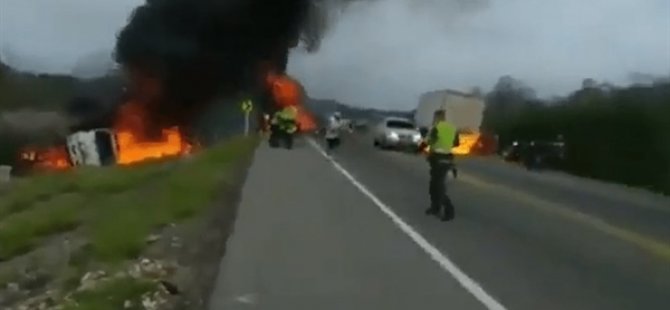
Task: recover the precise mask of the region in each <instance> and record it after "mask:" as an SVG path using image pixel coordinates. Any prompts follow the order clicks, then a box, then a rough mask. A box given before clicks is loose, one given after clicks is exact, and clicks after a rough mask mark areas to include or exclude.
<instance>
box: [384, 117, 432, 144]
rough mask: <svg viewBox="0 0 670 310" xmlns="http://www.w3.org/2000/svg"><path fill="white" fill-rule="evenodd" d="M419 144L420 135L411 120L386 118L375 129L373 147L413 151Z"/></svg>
mask: <svg viewBox="0 0 670 310" xmlns="http://www.w3.org/2000/svg"><path fill="white" fill-rule="evenodd" d="M420 143H421V133H420V132H419V129H418V128H417V127H416V126H415V125H414V123H413V122H412V121H411V120H408V119H405V118H399V117H387V118H385V119H384V120H383V121H382V122H380V123H379V124H378V125H377V126H376V127H375V131H374V146H375V147H380V148H384V149H387V148H393V149H411V150H413V151H415V150H417V149H418V147H419V144H420Z"/></svg>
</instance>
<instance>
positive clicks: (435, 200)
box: [428, 154, 454, 219]
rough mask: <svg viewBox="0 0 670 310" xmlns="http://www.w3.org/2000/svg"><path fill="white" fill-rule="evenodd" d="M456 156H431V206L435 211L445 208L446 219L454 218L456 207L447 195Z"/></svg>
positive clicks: (429, 161) (429, 157) (429, 159)
mask: <svg viewBox="0 0 670 310" xmlns="http://www.w3.org/2000/svg"><path fill="white" fill-rule="evenodd" d="M453 159H454V156H453V155H452V154H430V155H429V156H428V163H429V164H430V186H429V193H430V204H431V208H432V209H433V210H436V211H439V210H440V209H442V208H443V207H444V217H445V218H448V219H451V218H453V217H454V205H453V204H452V203H451V199H449V195H447V182H446V178H447V172H448V171H449V170H451V169H452V167H453V166H452V165H453Z"/></svg>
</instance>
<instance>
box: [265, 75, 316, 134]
mask: <svg viewBox="0 0 670 310" xmlns="http://www.w3.org/2000/svg"><path fill="white" fill-rule="evenodd" d="M266 82H267V83H268V85H269V87H270V88H271V91H272V96H273V98H274V100H275V103H276V104H277V106H278V107H279V108H283V107H287V106H295V107H296V109H297V110H298V116H297V119H296V122H297V123H298V126H299V128H300V131H302V132H309V131H314V130H316V129H317V125H316V120H315V118H314V117H313V116H312V115H311V114H310V113H309V112H308V111H307V109H305V106H304V104H303V100H302V98H303V95H302V86H301V85H300V83H299V82H298V81H296V80H295V79H293V78H291V77H290V76H288V75H285V74H284V75H280V74H276V73H273V72H270V73H268V75H267V78H266Z"/></svg>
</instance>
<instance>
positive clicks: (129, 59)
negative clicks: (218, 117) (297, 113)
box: [115, 0, 320, 122]
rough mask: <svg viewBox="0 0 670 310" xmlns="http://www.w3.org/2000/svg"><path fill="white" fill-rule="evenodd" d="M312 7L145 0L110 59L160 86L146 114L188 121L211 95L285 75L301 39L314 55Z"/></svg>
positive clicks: (279, 2)
mask: <svg viewBox="0 0 670 310" xmlns="http://www.w3.org/2000/svg"><path fill="white" fill-rule="evenodd" d="M317 2H319V1H318V0H147V1H146V3H145V4H144V5H142V6H140V7H138V8H137V9H136V10H135V11H134V13H133V14H132V15H131V18H130V19H129V22H128V24H127V25H126V26H125V27H124V28H123V29H122V30H121V31H120V33H119V35H118V40H117V44H116V50H115V60H116V61H117V62H118V63H119V64H121V65H122V66H123V67H124V68H125V69H127V70H128V71H129V72H133V73H132V74H130V75H131V76H135V77H137V76H142V78H144V79H147V78H148V79H149V80H153V81H158V84H159V85H160V91H159V92H158V93H160V96H159V97H155V96H154V97H151V99H149V100H150V101H153V102H152V104H150V106H152V107H153V108H154V109H155V110H154V111H152V112H153V113H151V114H152V115H158V114H160V116H161V117H162V118H163V119H167V120H169V121H173V122H174V121H178V122H181V121H186V120H188V119H189V118H190V117H192V116H193V114H194V113H198V111H199V110H200V108H202V107H203V105H206V104H207V103H209V102H210V101H211V100H212V99H213V98H215V97H217V96H221V95H232V96H235V95H239V93H240V92H245V91H252V90H254V89H258V88H259V87H260V86H261V84H262V82H261V81H262V79H263V76H264V73H265V72H266V71H267V69H268V68H272V69H275V70H278V71H280V72H283V71H284V70H285V69H286V65H287V61H288V53H289V50H290V49H291V48H293V47H296V46H297V45H298V44H299V42H300V41H302V42H303V43H304V44H303V45H304V46H305V47H306V49H307V50H310V51H313V50H315V49H316V47H318V43H319V37H320V33H319V30H318V29H316V30H315V29H313V28H311V27H310V25H318V24H319V23H318V22H315V20H314V19H315V17H316V18H318V16H320V15H319V12H318V6H317V4H318V3H317ZM134 84H136V85H130V87H131V91H132V90H134V91H137V90H138V85H139V83H137V80H135V83H134ZM133 86H134V88H133ZM140 88H141V86H140ZM139 90H140V92H141V91H142V89H139Z"/></svg>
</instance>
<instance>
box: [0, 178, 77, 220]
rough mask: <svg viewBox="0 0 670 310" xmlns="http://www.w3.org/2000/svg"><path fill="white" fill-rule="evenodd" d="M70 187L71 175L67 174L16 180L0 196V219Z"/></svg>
mask: <svg viewBox="0 0 670 310" xmlns="http://www.w3.org/2000/svg"><path fill="white" fill-rule="evenodd" d="M72 187H73V185H72V176H71V175H69V174H48V175H41V176H37V177H34V178H31V179H27V180H20V181H17V182H16V184H14V185H13V186H12V188H11V189H10V190H9V191H8V192H7V193H6V194H5V195H3V196H0V219H2V218H3V217H6V216H8V215H10V214H12V213H16V212H19V211H21V210H23V209H26V208H28V207H30V206H32V205H33V204H35V203H37V202H39V201H40V200H45V199H48V198H49V197H51V196H54V195H57V194H59V193H63V192H66V191H68V190H70V189H71V188H72Z"/></svg>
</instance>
